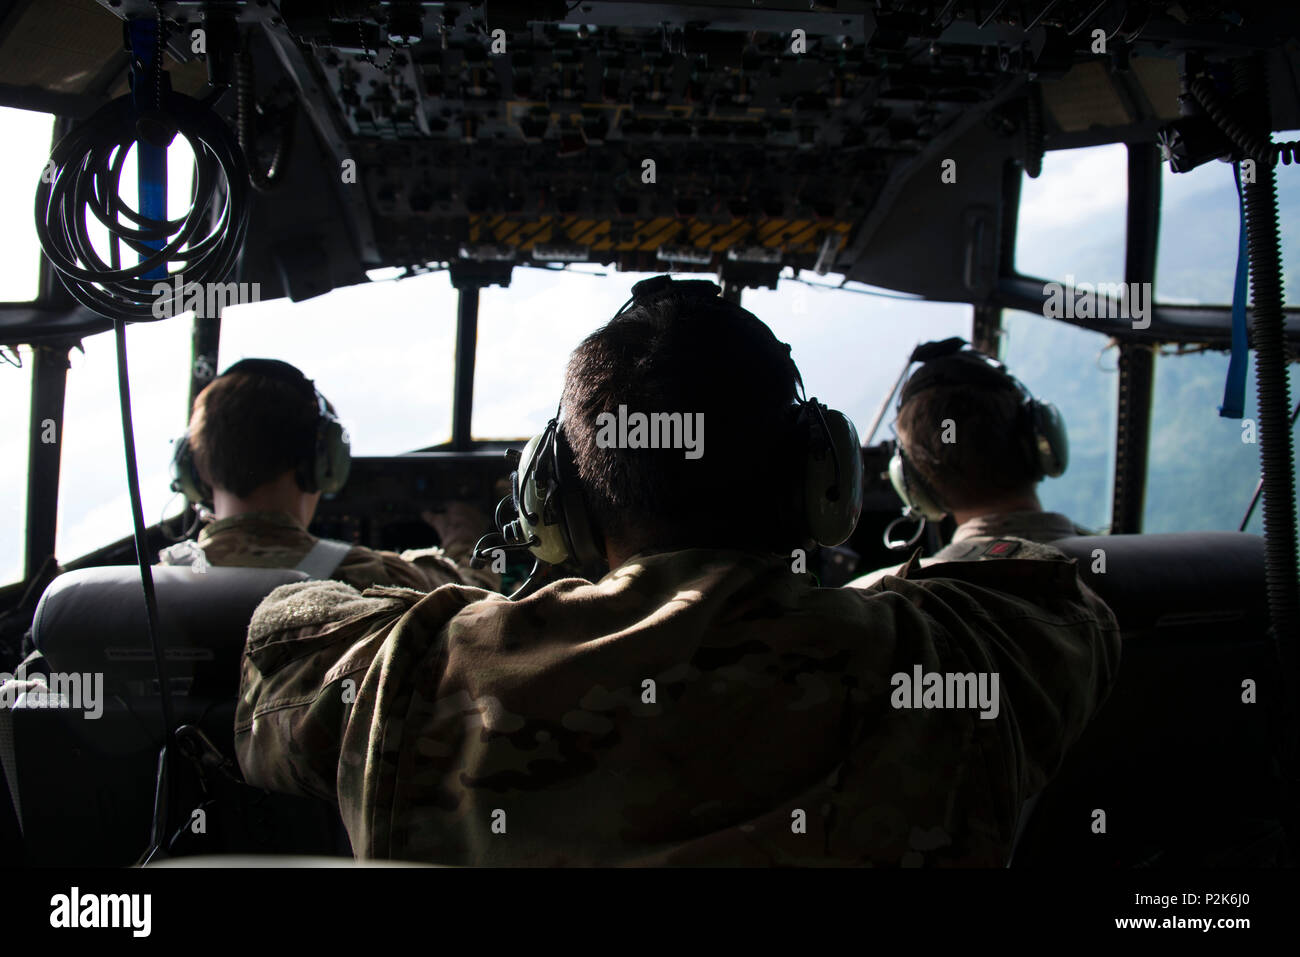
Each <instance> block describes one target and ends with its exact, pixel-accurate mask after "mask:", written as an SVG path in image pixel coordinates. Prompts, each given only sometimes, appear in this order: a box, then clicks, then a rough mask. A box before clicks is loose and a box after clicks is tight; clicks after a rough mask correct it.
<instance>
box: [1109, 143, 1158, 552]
mask: <svg viewBox="0 0 1300 957" xmlns="http://www.w3.org/2000/svg"><path fill="white" fill-rule="evenodd" d="M1161 173H1162V168H1161V162H1160V149H1159V147H1158V146H1157V145H1156V144H1155V143H1129V144H1128V203H1127V215H1126V220H1127V221H1126V223H1125V229H1124V237H1125V241H1124V246H1125V249H1124V281H1125V282H1126V283H1128V284H1130V285H1129V288H1130V289H1131V288H1133V286H1132V285H1131V284H1132V283H1149V284H1150V287H1149V288H1151V290H1152V295H1151V298H1150V300H1149V301H1150V302H1153V303H1154V302H1155V292H1154V290H1155V278H1156V253H1157V249H1158V245H1159V242H1160V193H1161ZM1155 363H1156V356H1155V345H1154V344H1152V343H1140V342H1136V341H1133V340H1132V339H1128V338H1122V339H1121V341H1120V345H1119V383H1118V386H1117V388H1118V402H1117V405H1116V410H1115V485H1114V492H1113V495H1112V497H1111V526H1110V531H1111V534H1112V535H1136V534H1138V533H1140V532H1141V531H1142V513H1143V511H1144V510H1145V506H1146V490H1147V459H1148V455H1149V451H1150V444H1151V405H1152V401H1153V393H1154V391H1155Z"/></svg>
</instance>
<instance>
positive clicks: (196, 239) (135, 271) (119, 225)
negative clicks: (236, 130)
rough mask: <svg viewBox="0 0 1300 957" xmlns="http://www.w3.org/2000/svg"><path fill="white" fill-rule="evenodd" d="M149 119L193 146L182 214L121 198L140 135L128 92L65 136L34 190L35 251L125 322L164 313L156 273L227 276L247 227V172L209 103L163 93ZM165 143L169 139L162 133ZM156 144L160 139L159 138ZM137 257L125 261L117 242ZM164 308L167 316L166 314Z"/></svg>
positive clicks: (87, 299)
mask: <svg viewBox="0 0 1300 957" xmlns="http://www.w3.org/2000/svg"><path fill="white" fill-rule="evenodd" d="M160 106H161V109H160V110H159V111H158V112H156V113H153V115H152V117H151V119H152V120H153V123H154V125H155V126H156V125H157V124H158V122H159V120H162V122H163V123H164V124H166V125H174V127H175V132H176V133H178V134H179V135H181V136H184V137H185V139H186V140H188V141H189V144H190V146H191V148H192V149H193V151H194V160H195V176H194V188H193V194H192V196H193V198H192V200H191V204H190V210H189V212H188V214H186V215H185V216H184V217H182V218H179V219H151V218H149V217H147V216H145V215H143V214H142V213H141V212H140V211H138V210H135V209H132V208H130V207H129V206H127V205H126V203H124V202H123V201H122V199H121V196H120V193H119V186H120V181H121V177H122V168H123V165H124V163H125V161H126V156H127V152H128V151H129V150H130V148H131V145H132V144H133V143H134V142H135V141H136V140H137V139H138V138H140V136H141V133H140V131H139V129H138V126H137V121H138V120H139V118H140V114H139V112H138V110H137V107H136V105H135V103H134V102H133V100H132V97H131V96H130V95H129V94H128V95H127V96H123V97H120V98H119V99H117V100H114V101H113V102H112V103H109V104H108V105H107V106H105V107H103V108H102V109H100V110H98V111H97V112H96V113H95V114H94V115H93V116H92V117H91V118H90V119H89V120H87V121H86V122H85V123H82V124H80V125H79V126H77V127H76V128H75V129H73V130H72V131H71V132H70V133H68V135H67V136H65V137H64V138H63V139H61V140H60V141H59V143H58V145H57V146H55V147H54V152H53V153H52V154H51V155H50V163H51V164H52V166H51V167H50V175H49V176H46V177H42V180H41V183H40V185H39V186H38V187H37V189H36V235H37V238H38V239H39V240H40V244H41V249H42V251H43V252H44V253H45V255H46V256H47V257H48V258H49V260H50V262H51V263H52V264H53V265H54V267H55V269H57V270H58V272H59V275H60V277H61V278H62V280H63V284H64V285H65V286H66V287H67V289H68V291H69V292H70V293H71V294H72V296H73V298H75V299H76V300H77V301H78V302H79V303H81V304H82V305H83V306H85V307H86V308H88V309H92V310H94V311H95V312H97V313H99V314H100V315H101V316H106V317H107V318H110V319H114V320H117V319H123V320H126V321H144V322H148V321H151V320H155V319H159V318H164V316H159V315H157V313H156V310H155V304H156V303H157V302H158V299H159V297H158V295H156V294H155V293H154V286H155V284H156V280H155V279H149V278H146V277H147V276H149V275H150V274H151V273H152V274H154V275H155V276H156V275H157V274H158V271H161V272H169V267H172V266H180V267H181V268H180V269H179V270H174V269H173V270H170V272H172V273H180V274H183V276H184V282H185V284H186V285H187V286H188V285H189V284H191V283H205V282H221V281H223V280H224V279H225V278H226V276H227V275H228V274H229V273H230V271H231V269H232V268H233V267H234V265H235V260H236V258H237V257H238V255H239V251H240V249H241V248H242V246H243V242H244V234H245V233H246V231H247V228H248V172H247V168H246V166H245V164H244V158H243V154H242V153H241V151H240V149H239V144H238V143H236V141H235V138H234V136H233V135H232V134H231V132H230V130H229V128H228V127H227V126H226V124H225V123H224V122H222V120H221V118H220V117H218V116H217V115H216V114H215V113H213V112H212V110H211V109H210V108H208V107H207V106H205V105H204V104H202V103H200V102H199V101H198V100H194V99H192V98H190V97H188V96H184V95H183V94H180V93H167V94H164V95H163V97H162V101H161V104H160ZM165 138H166V139H168V140H169V139H170V137H165ZM158 145H163V144H161V143H159V144H158ZM87 213H93V214H94V216H95V218H96V219H97V220H98V221H99V222H100V223H101V224H102V225H103V226H104V228H105V229H107V230H108V234H109V261H108V262H105V261H104V260H103V258H102V257H101V256H100V255H99V253H98V252H97V251H96V249H95V247H94V244H93V243H92V242H91V239H90V234H89V232H88V229H87ZM124 245H125V246H126V247H128V248H129V249H130V250H132V251H134V252H135V253H136V254H138V256H139V257H141V258H140V261H139V262H138V263H137V264H135V265H130V266H124V265H122V262H121V260H122V251H121V247H122V246H124ZM169 314H170V313H169Z"/></svg>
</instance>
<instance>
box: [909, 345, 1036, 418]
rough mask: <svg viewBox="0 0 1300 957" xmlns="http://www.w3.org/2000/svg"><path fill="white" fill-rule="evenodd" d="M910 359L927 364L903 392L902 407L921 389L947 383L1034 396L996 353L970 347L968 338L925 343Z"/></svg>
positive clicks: (924, 389) (1022, 396)
mask: <svg viewBox="0 0 1300 957" xmlns="http://www.w3.org/2000/svg"><path fill="white" fill-rule="evenodd" d="M910 361H911V362H920V363H923V364H922V366H921V368H919V369H917V370H916V372H914V373H913V374H912V376H911V378H909V379H908V380H907V383H906V384H905V385H904V386H903V389H902V391H901V392H900V393H899V396H898V407H899V408H900V409H901V408H902V407H903V406H904V405H906V404H907V403H908V402H910V401H911V400H912V399H913V398H914V397H915V396H917V395H918V394H920V393H921V392H925V391H926V390H928V389H933V388H938V387H940V386H946V385H974V386H981V387H985V388H990V387H991V388H1003V389H1009V390H1011V391H1014V392H1015V393H1016V394H1017V395H1019V396H1020V397H1021V398H1022V400H1024V401H1026V402H1028V401H1032V400H1033V398H1034V397H1033V394H1032V393H1030V391H1029V390H1028V389H1027V388H1025V385H1024V383H1022V382H1021V381H1020V380H1019V379H1017V378H1016V377H1015V376H1013V375H1012V374H1011V373H1010V372H1008V371H1007V367H1006V366H1005V365H1003V364H1002V363H1001V362H999V361H998V360H997V359H994V358H993V357H992V356H989V355H985V354H984V353H983V352H979V351H978V350H976V349H971V348H969V347H968V346H967V343H966V340H965V339H962V338H959V337H956V336H954V337H953V338H951V339H944V340H941V341H939V342H926V343H922V344H921V345H919V346H917V347H916V349H914V350H913V352H912V357H911V360H910Z"/></svg>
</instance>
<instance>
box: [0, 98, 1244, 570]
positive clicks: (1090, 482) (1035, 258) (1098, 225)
mask: <svg viewBox="0 0 1300 957" xmlns="http://www.w3.org/2000/svg"><path fill="white" fill-rule="evenodd" d="M49 134H50V121H49V118H48V117H45V116H41V115H38V114H31V113H24V112H22V111H18V110H12V109H5V108H0V138H2V139H3V142H5V144H6V149H5V150H4V151H0V250H2V251H3V254H2V255H0V300H5V299H8V300H22V299H27V298H30V297H31V296H33V295H34V294H35V292H36V279H35V277H36V269H37V244H36V239H35V231H34V229H33V227H32V197H33V191H34V188H35V184H36V182H37V178H38V177H39V175H40V171H41V168H42V165H43V163H44V161H45V159H46V157H47V156H48V154H49ZM1124 162H1125V161H1124V150H1123V148H1122V147H1119V146H1109V147H1099V148H1096V149H1091V150H1077V151H1072V152H1070V153H1068V154H1049V156H1048V157H1047V159H1046V161H1045V163H1044V173H1043V175H1042V176H1041V177H1040V178H1039V179H1038V180H1028V179H1026V180H1025V189H1024V194H1023V198H1022V209H1023V212H1022V217H1021V221H1020V226H1019V233H1018V242H1017V251H1016V256H1017V266H1018V267H1019V268H1020V269H1021V271H1023V272H1026V273H1029V274H1037V275H1043V276H1047V277H1063V276H1064V275H1065V274H1066V273H1067V272H1073V273H1074V274H1075V275H1076V277H1077V278H1078V279H1080V280H1083V279H1088V280H1089V281H1111V280H1112V279H1119V278H1120V276H1119V274H1118V273H1115V274H1114V275H1112V272H1113V271H1115V270H1118V271H1119V272H1122V268H1123V234H1124V233H1123V230H1124V202H1125V197H1124V185H1123V183H1124V172H1123V171H1124ZM1214 165H1215V166H1218V167H1219V168H1218V169H1217V170H1215V172H1219V173H1222V172H1225V171H1226V167H1221V166H1220V164H1214ZM186 168H187V167H186V164H185V163H183V162H181V161H180V160H179V157H174V163H173V166H172V170H173V179H172V184H171V185H172V191H171V193H172V195H171V199H170V203H171V207H170V212H171V215H172V216H176V215H178V213H179V211H181V210H182V209H183V208H184V206H183V205H182V204H183V203H187V202H188V183H187V177H182V176H180V175H177V173H178V171H180V170H184V169H186ZM1198 172H1199V171H1198ZM125 179H128V180H129V179H130V177H125ZM1229 181H1230V177H1229ZM581 269H582V270H583V271H585V272H587V273H597V274H599V273H602V272H603V271H602V270H600V269H599V268H597V267H589V266H588V267H581ZM640 278H643V277H641V276H638V275H629V274H619V273H616V272H613V271H609V273H608V275H607V276H604V277H603V278H602V277H601V276H600V275H582V274H578V273H577V272H575V271H570V272H566V273H562V274H557V273H548V272H542V271H540V270H535V269H523V268H521V269H516V270H515V273H514V278H513V280H512V284H511V286H510V287H509V288H508V289H501V288H495V287H494V288H491V289H487V290H484V291H483V293H482V296H481V304H480V310H479V317H480V318H479V346H478V357H477V370H476V380H475V396H474V422H473V430H474V434H475V435H476V437H480V438H518V437H522V436H527V435H529V434H532V433H533V432H535V431H538V430H539V429H540V428H541V427H542V425H543V424H544V423H545V421H546V420H547V419H548V418H549V417H550V416H551V415H552V414H553V413H554V409H555V404H556V401H557V399H558V396H559V393H560V389H561V386H562V384H563V369H564V363H565V361H566V360H567V357H568V354H569V352H570V351H571V350H572V349H573V347H574V346H576V345H577V344H578V342H579V341H580V340H581V339H582V337H583V336H585V335H586V334H587V333H588V332H590V331H591V330H593V329H595V328H596V327H598V326H599V325H600V324H602V323H603V322H604V321H605V320H606V319H608V317H609V316H611V315H612V314H613V313H614V312H615V311H616V310H617V309H618V307H619V306H620V305H621V304H622V303H623V301H624V300H625V299H626V298H627V296H628V290H629V289H630V287H631V285H632V283H633V282H635V281H636V280H637V279H640ZM807 278H809V279H811V280H814V281H819V282H835V281H838V277H833V276H827V277H816V276H812V275H811V274H809V275H808V276H807ZM744 301H745V305H746V307H747V308H749V309H751V310H752V311H754V312H755V313H756V314H757V315H758V316H759V317H760V318H762V319H763V320H765V321H766V322H767V323H768V324H769V325H770V326H771V327H772V329H773V330H774V332H775V333H776V334H777V335H778V336H779V337H781V338H782V339H784V340H785V341H787V342H789V343H791V345H792V347H793V354H794V357H795V360H796V361H797V362H798V363H799V366H800V368H801V371H802V373H803V377H804V381H805V383H806V385H807V389H808V392H809V394H810V395H815V396H817V397H818V398H820V399H821V400H822V401H824V402H827V403H829V404H830V405H832V406H833V407H839V408H841V409H843V410H844V411H845V412H846V413H847V414H849V415H850V416H851V417H852V418H853V419H854V420H855V421H856V422H857V424H858V426H859V429H860V430H865V429H866V427H867V424H868V423H869V421H870V419H871V417H872V414H873V413H874V411H875V408H876V405H877V404H878V403H879V401H880V398H881V396H882V394H883V392H884V390H886V389H888V388H889V386H890V385H891V384H892V382H893V380H894V378H895V377H896V376H897V374H898V372H899V370H900V367H901V364H902V362H903V359H904V358H905V356H906V355H907V353H908V352H909V351H910V350H911V349H912V347H913V346H914V345H915V344H916V343H917V342H918V341H922V340H925V339H932V338H942V337H945V336H949V335H963V336H968V335H969V331H970V309H969V307H968V306H966V305H954V304H941V303H923V302H907V301H900V300H897V299H891V298H882V297H877V296H868V295H858V294H851V293H848V292H835V291H825V290H819V289H811V288H808V287H806V286H804V285H802V284H799V283H795V282H783V283H782V284H781V288H780V289H778V290H777V291H775V292H773V291H768V290H761V291H755V290H750V291H747V292H746V294H745V300H744ZM455 304H456V299H455V294H454V291H453V290H452V289H451V288H450V285H449V283H448V280H447V278H446V276H445V274H431V275H426V276H420V277H415V278H412V279H407V280H402V281H399V282H392V281H389V282H383V283H371V284H366V285H363V286H360V287H352V288H347V289H340V290H335V291H334V292H332V293H329V294H327V295H325V296H321V297H319V298H317V299H315V300H309V301H307V302H303V303H298V304H292V303H289V302H288V300H277V301H274V302H265V303H258V304H251V305H245V306H239V307H233V308H230V309H228V310H227V312H226V315H225V317H224V319H223V325H222V346H221V357H220V365H221V367H223V368H224V367H226V366H228V365H230V364H231V363H233V362H235V361H237V360H238V359H240V358H244V357H247V356H271V357H277V358H282V359H285V360H287V361H290V362H293V363H294V364H296V365H298V366H299V367H300V368H302V369H303V370H304V372H306V374H307V375H308V376H309V377H312V378H314V379H315V380H316V382H317V385H318V386H319V387H320V389H321V390H322V392H324V393H325V395H327V396H328V397H329V398H330V399H331V400H332V401H333V402H334V404H335V406H336V407H337V408H338V410H339V413H340V416H341V418H342V419H343V421H344V424H345V425H346V426H347V428H348V430H349V432H350V434H351V436H352V442H353V449H354V451H355V452H356V453H357V454H361V455H389V454H397V453H401V452H404V451H408V450H411V449H414V448H420V447H423V446H427V445H432V444H435V443H437V442H441V441H444V440H446V439H447V438H448V437H449V435H450V427H451V415H450V407H451V390H452V375H451V373H452V353H453V343H454V327H455ZM1047 323H1048V321H1047V320H1042V319H1039V318H1037V317H1023V318H1022V319H1019V320H1014V321H1010V320H1009V322H1008V326H1009V328H1010V329H1011V332H1012V335H1011V337H1010V343H1009V345H1008V351H1007V353H1006V356H1005V357H1006V358H1007V359H1008V361H1009V362H1010V363H1011V364H1012V367H1013V370H1014V371H1017V372H1018V373H1019V374H1020V375H1021V377H1022V378H1023V379H1024V380H1025V381H1026V384H1027V385H1029V387H1030V388H1031V389H1034V390H1036V391H1037V392H1038V393H1039V395H1040V396H1041V397H1043V398H1047V399H1052V398H1053V385H1054V384H1053V382H1051V381H1050V380H1049V381H1043V382H1040V381H1036V379H1035V376H1034V373H1033V368H1032V367H1030V368H1023V367H1021V368H1018V367H1017V361H1019V362H1020V363H1021V364H1022V365H1028V366H1032V365H1034V362H1033V361H1032V360H1034V358H1035V357H1036V356H1038V355H1039V354H1040V350H1041V347H1042V345H1043V344H1044V343H1046V341H1047V336H1048V332H1049V331H1053V330H1054V334H1057V335H1060V334H1062V333H1061V330H1060V328H1059V327H1053V330H1049V329H1048V328H1047ZM190 326H191V323H190V319H189V316H188V315H187V316H183V317H175V318H172V319H168V320H164V321H161V322H153V323H140V324H136V325H133V326H132V327H131V328H130V330H129V332H128V343H129V349H130V354H129V355H130V363H131V386H132V396H133V403H134V411H135V434H136V442H137V446H138V450H139V460H140V473H141V484H142V487H143V489H144V508H145V516H146V520H148V521H153V520H156V519H157V518H159V517H160V516H162V515H163V514H164V511H167V512H174V511H175V510H176V509H177V508H178V506H179V499H175V500H173V498H172V494H171V493H170V491H169V490H168V487H167V486H168V475H167V466H168V462H169V460H170V454H171V440H172V439H173V438H175V437H176V436H178V435H179V434H181V432H182V431H183V430H184V427H185V422H186V411H187V410H186V408H185V400H186V390H187V387H188V363H189V350H190ZM1069 334H1070V335H1075V336H1076V338H1077V339H1078V340H1079V341H1078V343H1077V344H1076V345H1075V346H1074V347H1073V348H1077V350H1078V354H1079V355H1080V356H1081V357H1082V360H1081V361H1082V362H1084V363H1085V364H1091V366H1092V372H1090V373H1087V374H1089V375H1095V376H1097V377H1099V378H1097V380H1096V383H1095V385H1096V388H1097V389H1099V390H1102V391H1101V393H1100V394H1101V396H1102V399H1101V401H1100V403H1098V402H1097V401H1095V400H1096V396H1097V392H1096V391H1093V392H1091V396H1092V398H1091V399H1090V400H1089V401H1090V403H1091V405H1090V407H1088V408H1078V409H1070V408H1064V407H1063V409H1062V411H1063V412H1065V414H1066V417H1067V420H1068V421H1070V422H1071V428H1072V430H1073V428H1074V423H1075V420H1076V419H1077V420H1079V421H1082V422H1084V423H1085V424H1084V430H1085V431H1084V433H1083V434H1089V433H1088V430H1089V429H1091V432H1093V433H1095V436H1094V444H1095V445H1096V448H1095V449H1093V450H1092V455H1091V460H1089V456H1088V454H1086V452H1087V450H1084V451H1085V454H1084V455H1082V456H1077V459H1076V461H1082V462H1083V463H1084V464H1082V465H1076V466H1074V467H1072V474H1068V475H1067V476H1066V478H1065V479H1062V480H1060V482H1059V483H1057V484H1056V485H1055V486H1053V483H1051V482H1049V483H1045V485H1044V496H1043V497H1044V501H1045V503H1046V504H1047V505H1048V506H1049V507H1050V506H1051V505H1052V497H1053V496H1054V495H1060V496H1063V499H1062V500H1063V501H1066V500H1068V501H1074V500H1075V499H1080V496H1085V492H1086V500H1087V501H1090V502H1091V501H1093V500H1096V502H1097V505H1096V509H1095V510H1096V512H1097V515H1098V516H1104V513H1105V512H1106V510H1107V509H1108V508H1109V504H1108V503H1109V499H1108V498H1107V497H1106V496H1107V495H1108V482H1109V461H1108V458H1107V453H1108V452H1109V447H1110V445H1111V443H1112V442H1113V412H1111V413H1109V414H1110V415H1111V416H1112V418H1111V419H1107V414H1108V413H1107V412H1106V407H1107V406H1108V405H1113V387H1112V383H1113V379H1110V380H1104V381H1103V378H1104V377H1105V376H1108V375H1111V374H1112V373H1110V372H1106V371H1103V366H1104V365H1106V364H1108V365H1109V366H1111V367H1112V368H1113V355H1112V357H1111V358H1110V359H1109V360H1107V361H1106V362H1102V363H1099V361H1098V358H1097V357H1098V355H1099V354H1100V353H1101V350H1102V347H1103V346H1104V345H1105V343H1104V340H1103V339H1102V337H1100V336H1097V335H1096V334H1093V333H1086V332H1077V334H1076V333H1075V332H1073V331H1072V332H1070V333H1069ZM1072 341H1073V340H1072ZM846 343H850V344H856V347H853V348H846ZM84 347H85V354H84V355H83V354H82V353H80V352H75V351H74V353H73V357H72V369H71V371H70V372H69V376H68V395H67V403H66V411H65V424H66V428H65V434H64V435H63V436H62V441H63V465H62V481H61V489H60V516H59V528H58V554H59V557H60V559H62V560H68V559H71V558H73V557H76V556H78V555H81V554H84V553H85V552H87V551H90V550H91V549H93V548H96V547H99V546H102V545H104V544H107V543H108V542H110V541H113V540H115V539H117V538H119V537H121V536H124V535H126V534H128V533H129V531H130V524H131V523H130V509H129V504H128V501H127V497H126V479H125V470H124V467H123V465H122V452H121V441H122V440H121V434H120V431H119V423H118V411H117V398H116V388H115V381H116V380H115V374H116V373H115V364H114V358H113V342H112V334H111V333H105V334H101V335H96V336H92V337H89V338H88V339H86V340H85V342H84ZM23 354H24V357H27V356H28V355H29V353H28V350H26V349H24V350H23ZM1018 357H1019V358H1018ZM1089 381H1090V382H1091V380H1089ZM1056 387H1057V388H1058V389H1059V388H1060V386H1059V384H1058V385H1057V386H1056ZM29 388H30V374H29V372H28V371H27V370H17V369H14V368H11V367H9V366H5V365H0V409H3V410H4V423H5V425H6V426H7V427H6V428H5V430H4V436H5V438H4V439H3V441H4V443H5V448H4V449H3V452H2V453H0V520H2V521H3V527H4V532H3V535H2V537H0V583H3V582H6V581H12V580H15V579H17V578H19V577H20V575H21V560H22V559H21V553H22V529H23V524H24V508H25V505H24V501H25V492H26V458H27V448H26V435H27V414H28V413H27V410H28V390H29ZM1107 396H1110V397H1111V398H1110V399H1107V398H1106V397H1107ZM1085 420H1087V421H1091V425H1088V424H1087V421H1085ZM1108 429H1109V430H1110V431H1108ZM886 434H887V430H885V429H882V432H881V434H880V435H878V436H877V440H879V439H880V438H882V437H884V436H885V435H886ZM864 438H865V436H864ZM1071 496H1073V498H1071ZM1078 520H1079V521H1084V522H1088V521H1093V522H1094V523H1096V519H1095V518H1091V517H1079V518H1078Z"/></svg>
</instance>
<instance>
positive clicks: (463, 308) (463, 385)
mask: <svg viewBox="0 0 1300 957" xmlns="http://www.w3.org/2000/svg"><path fill="white" fill-rule="evenodd" d="M478 291H479V286H478V285H477V284H475V283H467V284H465V285H459V286H457V287H456V292H457V299H456V358H455V363H456V368H455V376H454V379H453V384H452V412H451V447H452V448H453V449H455V450H456V451H458V452H464V451H468V450H469V449H470V447H471V446H472V445H473V438H472V437H471V432H470V420H471V418H472V416H473V414H474V357H475V352H476V350H477V349H478V298H479V296H478Z"/></svg>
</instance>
